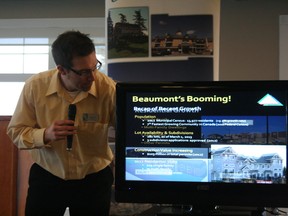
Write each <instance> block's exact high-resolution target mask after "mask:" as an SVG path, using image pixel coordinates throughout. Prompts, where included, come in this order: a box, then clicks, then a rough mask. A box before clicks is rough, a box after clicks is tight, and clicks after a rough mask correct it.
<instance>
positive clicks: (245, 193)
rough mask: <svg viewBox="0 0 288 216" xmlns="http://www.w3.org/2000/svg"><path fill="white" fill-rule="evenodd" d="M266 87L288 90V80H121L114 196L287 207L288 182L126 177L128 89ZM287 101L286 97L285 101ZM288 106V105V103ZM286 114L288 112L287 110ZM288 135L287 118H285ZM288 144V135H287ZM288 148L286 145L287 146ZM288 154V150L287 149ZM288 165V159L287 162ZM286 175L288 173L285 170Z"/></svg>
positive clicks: (130, 199) (148, 200)
mask: <svg viewBox="0 0 288 216" xmlns="http://www.w3.org/2000/svg"><path fill="white" fill-rule="evenodd" d="M201 88H202V89H203V88H208V89H211V90H213V89H217V90H225V89H232V90H241V89H246V90H247V89H248V90H249V91H253V90H257V89H258V90H264V89H275V90H283V91H286V98H287V95H288V93H287V92H288V81H278V80H275V81H199V82H197V81H192V82H149V83H148V82H145V83H143V82H119V83H117V85H116V104H117V105H116V116H117V121H116V137H115V138H116V141H115V150H116V152H115V199H116V201H117V202H124V203H155V204H179V205H197V206H205V205H209V206H216V205H225V206H227V205H228V206H230V205H231V206H253V207H255V206H256V207H268V206H269V207H288V202H287V201H286V196H287V194H288V183H287V182H286V184H244V183H215V182H181V183H179V182H158V181H126V180H125V124H129V122H126V120H125V117H126V116H125V112H126V104H125V103H126V99H125V98H126V93H127V92H155V91H156V92H157V91H163V90H164V91H167V90H169V89H171V91H172V90H175V89H178V90H179V89H183V90H184V89H186V90H185V91H187V89H188V90H189V91H193V90H196V91H197V89H201ZM286 104H287V100H286ZM286 106H287V105H286ZM286 114H287V112H286ZM286 116H287V115H286ZM286 134H287V120H286ZM286 143H287V138H286ZM286 149H287V145H286ZM286 154H287V151H286ZM286 168H287V162H286ZM286 178H287V172H286Z"/></svg>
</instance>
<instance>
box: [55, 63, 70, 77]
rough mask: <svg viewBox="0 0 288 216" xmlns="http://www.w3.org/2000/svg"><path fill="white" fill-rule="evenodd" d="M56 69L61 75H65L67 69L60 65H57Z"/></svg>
mask: <svg viewBox="0 0 288 216" xmlns="http://www.w3.org/2000/svg"><path fill="white" fill-rule="evenodd" d="M57 69H58V71H59V72H60V74H62V75H66V74H67V73H68V70H67V69H66V68H64V67H63V66H62V65H57Z"/></svg>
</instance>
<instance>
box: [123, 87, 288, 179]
mask: <svg viewBox="0 0 288 216" xmlns="http://www.w3.org/2000/svg"><path fill="white" fill-rule="evenodd" d="M284 98H285V94H284V93H283V92H280V91H270V92H264V91H255V92H245V91H244V92H243V91H241V92H237V91H233V92H227V91H223V92H221V91H215V92H207V91H199V92H194V93H193V94H191V93H189V92H177V91H175V92H165V91H163V92H160V93H159V92H157V93H156V92H137V93H133V92H129V93H128V94H127V95H126V106H127V107H126V114H125V116H126V117H125V118H126V122H127V125H126V129H127V130H126V133H127V134H126V148H125V149H126V159H125V162H126V180H131V181H133V180H135V181H142V180H143V181H185V182H210V181H215V182H219V181H221V182H237V183H238V182H241V183H282V181H283V178H282V176H283V170H284V169H285V168H284V166H285V164H286V154H284V153H285V152H286V112H285V106H284V105H283V104H284V101H285V100H284ZM244 107H245V108H244ZM248 161H249V164H248ZM263 161H265V163H266V164H265V163H264V162H263ZM267 161H269V163H270V164H267ZM263 166H266V167H270V168H269V170H268V169H265V170H264V169H263V168H261V167H263ZM244 169H247V170H246V171H244ZM272 169H273V171H272ZM251 170H253V171H251ZM275 170H277V172H276V173H275Z"/></svg>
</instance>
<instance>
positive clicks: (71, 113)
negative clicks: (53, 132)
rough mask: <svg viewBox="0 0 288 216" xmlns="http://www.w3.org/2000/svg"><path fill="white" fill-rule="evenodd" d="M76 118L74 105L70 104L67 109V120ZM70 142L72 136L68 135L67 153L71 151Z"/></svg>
mask: <svg viewBox="0 0 288 216" xmlns="http://www.w3.org/2000/svg"><path fill="white" fill-rule="evenodd" d="M75 116H76V105H75V104H70V105H69V107H68V119H69V120H73V121H74V120H75ZM72 142H73V135H68V136H67V148H66V150H67V151H71V150H72Z"/></svg>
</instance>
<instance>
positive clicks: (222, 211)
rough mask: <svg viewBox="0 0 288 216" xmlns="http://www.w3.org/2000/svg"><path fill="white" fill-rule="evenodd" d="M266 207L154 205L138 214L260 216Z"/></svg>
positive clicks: (150, 215)
mask: <svg viewBox="0 0 288 216" xmlns="http://www.w3.org/2000/svg"><path fill="white" fill-rule="evenodd" d="M263 211H264V209H259V208H254V207H238V206H237V207H234V206H231V207H230V206H220V207H212V206H206V207H203V206H202V207H201V208H199V207H196V208H195V207H194V208H193V206H161V205H157V206H153V207H151V208H150V209H148V210H146V211H144V212H142V213H140V214H138V215H137V216H180V215H184V216H214V215H218V216H222V215H223V216H259V215H262V213H263Z"/></svg>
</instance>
